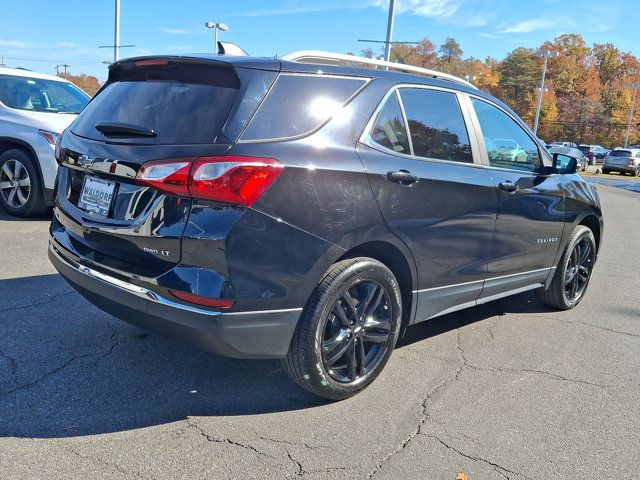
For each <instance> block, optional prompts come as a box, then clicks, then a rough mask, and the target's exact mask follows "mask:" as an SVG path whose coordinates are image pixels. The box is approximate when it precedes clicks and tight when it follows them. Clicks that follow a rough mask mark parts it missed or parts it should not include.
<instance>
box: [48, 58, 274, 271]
mask: <svg viewBox="0 0 640 480" xmlns="http://www.w3.org/2000/svg"><path fill="white" fill-rule="evenodd" d="M275 76H276V71H275V69H274V70H271V71H270V70H267V69H260V70H255V69H251V68H242V67H240V68H234V66H233V64H231V63H228V62H225V61H216V60H211V59H194V58H180V57H178V58H177V57H162V58H159V57H156V58H144V59H132V60H128V61H123V62H120V63H117V64H115V65H114V66H113V67H112V68H111V69H110V73H109V80H108V81H107V83H106V84H105V86H104V87H103V88H102V89H101V91H100V92H99V93H98V94H97V96H96V97H95V98H94V99H93V100H92V101H91V102H90V103H89V105H88V106H87V107H86V108H85V110H84V111H83V112H82V114H81V115H80V116H79V117H78V118H77V119H76V121H75V122H74V123H73V124H72V125H71V126H70V128H69V129H68V131H67V132H65V134H64V135H63V136H62V138H61V142H60V146H59V149H58V157H59V162H60V164H61V166H62V167H66V168H60V171H59V176H58V187H57V188H58V194H57V203H58V207H59V208H58V209H56V217H57V219H56V221H54V224H53V227H52V233H53V234H54V236H56V239H57V240H58V241H59V242H60V243H61V244H63V246H67V247H70V250H71V251H75V252H78V253H79V254H81V255H82V256H84V257H86V258H88V259H89V260H92V261H94V262H96V263H100V264H102V265H104V266H106V267H111V268H113V269H116V270H125V271H127V272H131V273H138V274H140V275H144V276H156V275H158V274H160V273H161V272H162V271H165V270H166V269H168V268H169V267H171V266H172V265H175V264H176V263H178V262H179V261H180V247H181V236H182V233H183V232H184V229H185V226H186V224H187V221H188V216H189V211H190V207H191V199H190V198H189V196H188V195H181V194H180V193H178V194H174V192H171V191H170V190H169V191H168V192H167V193H169V194H165V193H163V192H162V191H160V190H158V189H155V188H151V187H149V186H148V185H146V184H143V183H142V182H140V181H139V180H136V176H137V175H138V173H139V172H140V170H141V167H142V165H143V164H145V163H146V162H151V161H154V163H157V162H158V161H161V163H162V162H173V161H175V162H182V161H193V160H194V159H195V158H199V157H214V156H221V155H225V153H226V152H227V151H228V150H229V148H230V147H231V145H232V144H233V142H234V141H235V140H236V138H237V137H238V135H239V133H240V131H241V130H242V128H243V127H244V125H245V124H246V121H247V119H249V118H250V117H251V115H252V114H253V112H254V111H255V110H256V108H257V106H258V104H259V102H260V100H261V99H262V98H263V96H264V94H265V93H266V91H267V89H268V88H269V86H270V85H271V83H272V82H273V80H274V78H275ZM156 170H157V169H156ZM56 230H57V232H56ZM56 233H57V234H56ZM64 243H67V245H64Z"/></svg>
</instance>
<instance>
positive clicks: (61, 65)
mask: <svg viewBox="0 0 640 480" xmlns="http://www.w3.org/2000/svg"><path fill="white" fill-rule="evenodd" d="M59 67H64V76H65V77H66V76H67V68H69V67H71V65H69V64H68V63H61V64H59V65H56V75H58V68H59Z"/></svg>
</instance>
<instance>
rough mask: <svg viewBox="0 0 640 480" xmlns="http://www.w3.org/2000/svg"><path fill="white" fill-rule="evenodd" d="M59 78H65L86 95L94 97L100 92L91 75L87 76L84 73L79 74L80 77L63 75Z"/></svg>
mask: <svg viewBox="0 0 640 480" xmlns="http://www.w3.org/2000/svg"><path fill="white" fill-rule="evenodd" d="M60 76H61V77H64V78H66V79H67V80H69V81H70V82H71V83H73V84H74V85H75V86H76V87H79V88H80V89H82V90H84V91H85V92H86V93H87V94H88V95H90V96H92V97H93V96H94V95H95V94H96V92H97V91H98V90H100V82H99V81H98V79H97V78H96V77H94V76H93V75H87V74H86V73H81V74H80V75H70V74H67V75H64V74H61V75H60Z"/></svg>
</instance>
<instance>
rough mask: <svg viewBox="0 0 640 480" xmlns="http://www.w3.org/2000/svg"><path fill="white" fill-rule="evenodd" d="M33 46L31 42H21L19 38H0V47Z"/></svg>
mask: <svg viewBox="0 0 640 480" xmlns="http://www.w3.org/2000/svg"><path fill="white" fill-rule="evenodd" d="M33 46H34V43H33V42H22V41H19V40H5V39H4V38H0V47H11V48H31V47H33Z"/></svg>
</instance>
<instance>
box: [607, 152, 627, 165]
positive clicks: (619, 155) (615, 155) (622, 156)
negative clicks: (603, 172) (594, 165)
mask: <svg viewBox="0 0 640 480" xmlns="http://www.w3.org/2000/svg"><path fill="white" fill-rule="evenodd" d="M632 159H633V152H632V151H631V150H613V151H612V152H611V153H609V156H608V157H607V162H606V163H611V164H615V165H626V164H628V163H629V160H632Z"/></svg>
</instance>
